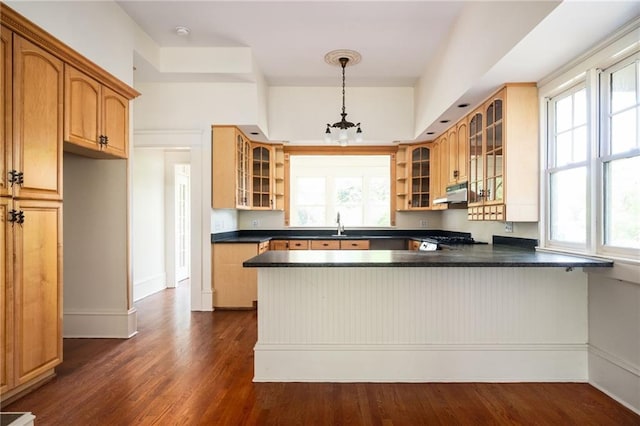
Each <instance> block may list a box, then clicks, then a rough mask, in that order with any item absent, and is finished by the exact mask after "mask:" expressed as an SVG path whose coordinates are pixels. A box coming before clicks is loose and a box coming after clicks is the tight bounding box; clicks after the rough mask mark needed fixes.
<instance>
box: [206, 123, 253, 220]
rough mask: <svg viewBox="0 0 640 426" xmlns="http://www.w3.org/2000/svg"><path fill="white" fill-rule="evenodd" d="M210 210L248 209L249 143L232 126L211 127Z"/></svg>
mask: <svg viewBox="0 0 640 426" xmlns="http://www.w3.org/2000/svg"><path fill="white" fill-rule="evenodd" d="M211 132H212V135H211V139H212V146H211V206H212V207H213V208H214V209H235V208H248V207H249V203H250V200H249V174H250V170H249V164H250V158H251V145H250V142H249V139H248V138H247V137H246V136H245V135H244V134H243V133H242V132H241V131H240V130H239V129H238V128H237V127H236V126H218V125H215V126H212V127H211Z"/></svg>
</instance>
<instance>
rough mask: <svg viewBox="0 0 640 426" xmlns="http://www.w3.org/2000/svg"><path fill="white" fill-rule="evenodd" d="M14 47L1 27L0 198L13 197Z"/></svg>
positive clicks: (9, 32)
mask: <svg viewBox="0 0 640 426" xmlns="http://www.w3.org/2000/svg"><path fill="white" fill-rule="evenodd" d="M12 55H13V47H12V33H11V31H9V30H8V29H7V28H4V27H0V61H1V62H0V93H1V94H2V99H1V100H0V137H2V144H0V196H6V195H11V188H10V185H11V183H10V182H9V179H8V176H9V175H8V172H9V170H11V167H12V163H13V162H12V155H11V151H12V150H11V146H12V143H11V140H12V136H11V134H12V132H11V122H12V120H11V114H12V110H13V107H12V106H11V102H12V100H13V93H12V92H13V82H12V74H13V72H12V68H13V58H12Z"/></svg>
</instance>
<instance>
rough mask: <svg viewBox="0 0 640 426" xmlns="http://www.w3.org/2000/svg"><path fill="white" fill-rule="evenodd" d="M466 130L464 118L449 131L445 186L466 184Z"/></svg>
mask: <svg viewBox="0 0 640 426" xmlns="http://www.w3.org/2000/svg"><path fill="white" fill-rule="evenodd" d="M467 139H468V128H467V119H466V117H465V118H463V119H462V120H460V121H459V122H458V123H457V124H456V125H455V126H454V127H452V128H451V129H450V130H449V144H448V147H449V170H448V183H447V185H455V184H457V183H462V182H466V181H467V179H468V176H467V163H468V161H469V159H468V158H467V152H468V151H467V143H468V140H467Z"/></svg>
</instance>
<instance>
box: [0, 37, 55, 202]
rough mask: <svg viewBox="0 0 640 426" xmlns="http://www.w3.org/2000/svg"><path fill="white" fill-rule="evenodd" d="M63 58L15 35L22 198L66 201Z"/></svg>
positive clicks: (16, 158) (16, 155) (17, 166)
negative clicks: (64, 184)
mask: <svg viewBox="0 0 640 426" xmlns="http://www.w3.org/2000/svg"><path fill="white" fill-rule="evenodd" d="M63 83H64V72H63V64H62V61H60V60H59V59H57V58H56V57H54V56H53V55H51V54H49V53H48V52H46V51H44V50H43V49H41V48H40V47H38V46H36V45H35V44H33V43H31V42H29V41H27V40H25V39H23V38H22V37H20V36H18V35H16V34H14V35H13V117H12V121H13V153H12V154H13V155H12V157H13V165H12V169H11V170H13V171H15V173H20V174H21V175H20V176H19V178H20V179H21V180H22V183H15V184H14V185H13V196H14V197H20V198H37V199H53V200H61V199H62V130H63V125H62V121H63V120H62V117H63V109H62V104H63V97H64V96H63V95H64V93H63Z"/></svg>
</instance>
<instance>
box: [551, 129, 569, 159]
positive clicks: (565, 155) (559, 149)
mask: <svg viewBox="0 0 640 426" xmlns="http://www.w3.org/2000/svg"><path fill="white" fill-rule="evenodd" d="M571 157H572V155H571V132H564V133H560V134H559V135H558V136H557V137H556V164H555V165H556V166H564V165H567V164H571Z"/></svg>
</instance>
